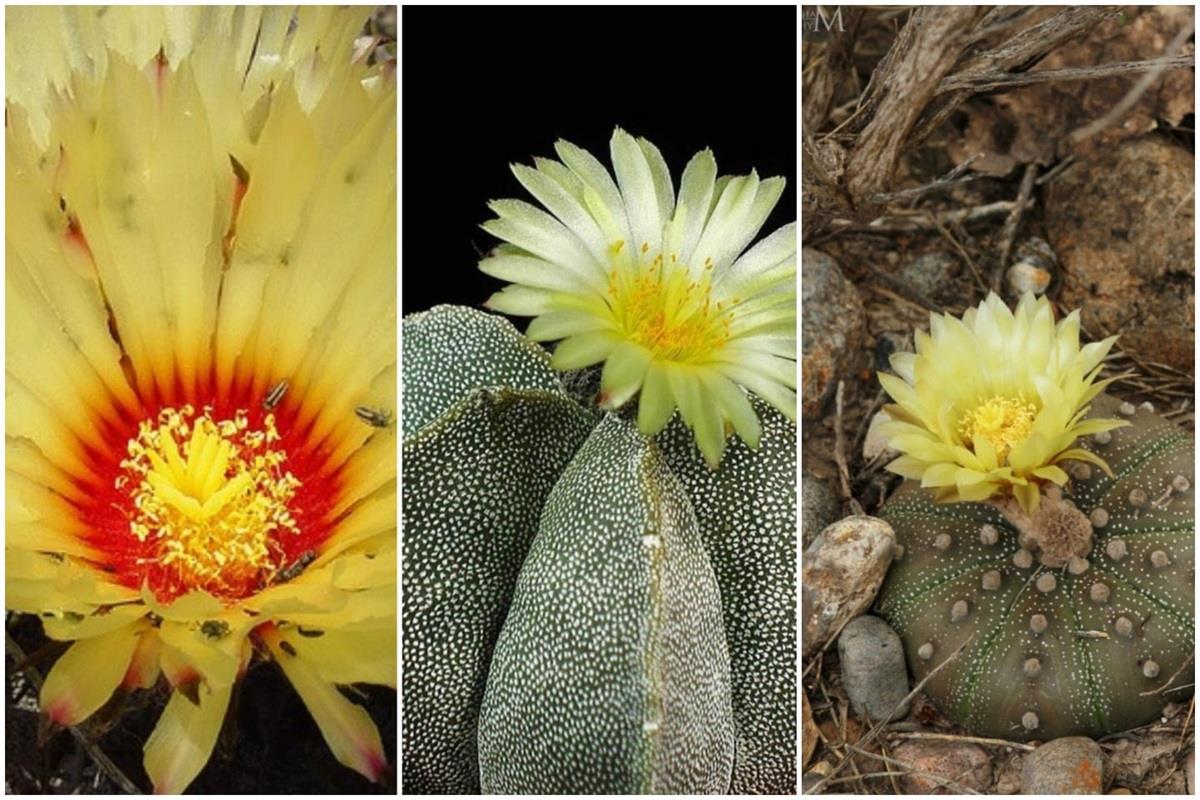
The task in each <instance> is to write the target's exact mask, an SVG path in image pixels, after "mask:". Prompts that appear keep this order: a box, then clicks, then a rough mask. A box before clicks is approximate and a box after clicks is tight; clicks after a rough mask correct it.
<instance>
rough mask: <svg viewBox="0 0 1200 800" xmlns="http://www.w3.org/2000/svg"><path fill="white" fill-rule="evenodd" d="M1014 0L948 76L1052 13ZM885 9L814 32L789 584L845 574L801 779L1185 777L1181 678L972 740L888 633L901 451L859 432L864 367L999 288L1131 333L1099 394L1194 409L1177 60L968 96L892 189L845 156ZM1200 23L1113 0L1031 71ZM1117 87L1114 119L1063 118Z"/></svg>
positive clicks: (909, 155) (888, 56)
mask: <svg viewBox="0 0 1200 800" xmlns="http://www.w3.org/2000/svg"><path fill="white" fill-rule="evenodd" d="M1014 13H1016V14H1017V16H1016V17H1014V18H1011V19H1000V20H997V21H995V24H994V25H991V26H987V25H985V26H984V28H985V30H984V32H983V33H982V34H980V35H981V36H983V37H984V38H985V40H986V41H987V44H988V45H991V46H993V47H994V49H993V50H987V49H986V47H984V48H983V54H982V55H979V50H970V49H968V50H966V51H964V53H963V54H961V55H959V56H957V59H958V60H957V61H954V60H950V61H948V62H947V66H946V67H945V68H944V71H945V72H946V73H947V74H948V76H949V77H941V78H940V79H939V80H941V81H953V80H960V84H956V85H961V82H962V81H965V79H960V78H959V77H958V75H957V73H958V72H959V71H961V72H962V73H963V74H967V75H969V74H971V70H970V69H963V64H967V65H968V66H970V65H972V64H974V65H976V67H978V69H980V70H982V69H984V67H979V66H978V65H979V64H984V66H985V67H986V66H989V65H991V66H994V65H995V64H996V63H997V62H998V61H999V57H998V56H997V57H995V58H992V60H991V61H989V54H990V53H993V52H1000V51H1002V50H1003V47H1001V46H1000V45H1001V44H1003V43H1004V41H1005V40H1006V37H1011V38H1010V39H1009V41H1013V40H1015V41H1018V42H1020V41H1023V40H1022V39H1021V35H1022V32H1023V31H1024V32H1028V31H1029V30H1030V29H1031V28H1032V27H1033V26H1035V25H1036V24H1038V23H1046V22H1047V20H1048V19H1049V18H1050V17H1051V16H1052V15H1054V14H1056V13H1058V12H1056V11H1054V10H1051V9H1043V10H1040V11H1034V12H1030V11H1029V10H1028V9H1026V10H1024V11H1022V10H1021V9H1016V11H1015V12H1014ZM1081 13H1082V12H1081ZM1188 13H1189V14H1190V12H1188ZM898 15H899V12H894V13H893V12H889V11H872V10H868V11H865V12H862V15H861V16H855V17H854V18H852V19H849V20H847V26H848V27H849V28H850V30H851V31H852V32H853V34H854V35H853V36H852V37H850V38H849V39H848V40H847V39H843V40H840V41H839V40H837V39H836V38H830V39H824V40H820V41H808V40H806V41H805V44H804V58H805V62H806V66H804V73H803V76H804V86H805V92H806V96H805V101H804V116H805V144H804V149H805V176H804V182H805V194H804V203H805V206H804V216H805V223H804V252H803V258H802V308H803V320H802V339H803V343H802V350H803V354H802V385H801V395H802V397H801V400H802V414H803V419H804V424H803V428H802V431H803V470H802V508H803V519H802V537H803V542H804V545H805V547H806V548H810V549H809V550H808V551H807V552H806V554H805V572H806V576H805V582H806V585H805V586H804V587H802V588H803V591H804V592H807V593H810V594H813V595H816V594H820V593H821V592H829V591H833V590H836V591H837V592H839V593H840V596H839V603H840V611H839V613H838V614H837V615H831V616H830V617H828V618H823V619H819V620H809V619H806V620H805V630H804V643H805V653H804V660H803V680H802V684H803V691H804V700H805V714H804V736H803V737H802V739H803V750H804V752H803V756H804V765H805V766H804V779H803V790H804V791H805V792H813V791H815V792H818V793H824V792H830V793H846V792H852V793H860V794H883V793H990V794H1013V793H1017V792H1027V793H1057V792H1062V791H1068V790H1069V791H1082V792H1086V793H1113V794H1128V793H1134V794H1171V793H1184V792H1185V791H1186V792H1192V791H1194V781H1193V780H1192V771H1193V769H1194V724H1193V720H1194V700H1193V699H1191V698H1189V697H1183V698H1180V697H1179V696H1176V701H1177V702H1175V703H1172V704H1169V705H1168V706H1167V707H1166V708H1165V709H1164V711H1163V715H1162V717H1161V719H1159V720H1158V721H1156V722H1153V723H1151V724H1148V725H1145V726H1143V727H1141V728H1138V729H1136V730H1133V731H1127V732H1124V733H1120V734H1116V735H1112V736H1108V737H1105V738H1103V739H1101V740H1099V741H1095V742H1094V741H1092V740H1089V739H1083V738H1072V739H1063V740H1056V741H1055V742H1054V743H1053V745H1052V746H1051V745H1048V744H1040V743H1036V742H1035V743H1032V744H1021V743H1016V742H1008V741H1003V740H995V739H987V738H980V737H973V736H970V735H968V734H967V733H966V732H965V731H963V730H962V729H961V728H957V727H955V726H954V725H952V724H950V723H949V722H948V721H947V720H946V719H945V718H943V717H942V716H941V715H940V714H939V713H938V711H937V710H936V709H935V708H934V707H933V705H932V704H931V703H930V702H929V701H928V700H927V699H926V698H925V697H924V695H923V694H922V693H921V692H920V690H919V687H916V691H914V686H913V685H912V684H911V682H910V680H909V677H908V674H907V671H906V669H905V664H904V659H903V656H902V650H901V648H900V644H899V641H898V639H897V638H896V636H895V633H893V632H892V631H891V630H890V629H889V628H888V627H887V626H886V625H885V624H883V623H882V621H880V620H877V619H876V618H875V617H873V616H871V615H870V612H871V605H872V602H873V599H874V595H875V592H876V590H877V589H878V586H879V583H880V581H882V578H883V576H884V574H885V573H886V570H887V567H888V564H889V563H890V559H891V554H890V551H889V550H888V547H887V546H886V544H885V543H884V539H885V538H886V532H885V531H882V530H880V529H879V526H880V525H881V524H882V523H877V522H875V521H873V519H872V518H871V515H873V514H875V513H876V512H877V511H878V510H879V508H880V507H881V506H882V505H883V503H884V501H885V500H886V499H887V498H888V497H889V496H890V495H891V494H892V493H893V492H894V491H895V490H896V488H897V486H898V483H899V478H897V477H896V476H894V475H891V473H888V472H886V471H885V470H884V469H883V467H884V466H885V464H886V463H887V462H888V461H889V460H890V458H891V457H894V455H895V454H894V453H892V452H891V451H889V450H888V449H887V447H886V444H885V443H884V442H883V441H882V440H881V439H880V438H879V437H878V435H877V434H876V433H875V431H873V430H872V424H871V423H872V420H873V419H875V418H876V416H877V414H878V412H879V411H880V409H881V407H882V406H883V405H884V404H885V403H886V402H888V401H887V399H886V397H885V395H884V393H883V391H882V389H881V388H880V386H879V383H878V381H877V380H876V379H875V372H876V371H877V370H884V369H887V368H888V356H889V355H890V354H891V353H893V352H896V351H898V350H911V349H912V331H913V330H914V329H917V328H924V329H926V330H927V329H928V324H929V314H930V313H931V312H937V313H940V312H951V313H954V314H961V313H962V312H963V311H964V310H965V309H966V308H968V307H970V306H973V305H976V304H978V303H979V302H980V301H981V300H982V299H983V298H984V297H985V296H986V294H987V292H988V291H991V290H996V291H998V292H999V293H1000V294H1001V295H1002V296H1004V297H1005V298H1006V299H1008V300H1009V301H1010V302H1011V301H1013V300H1014V299H1015V298H1016V297H1017V296H1019V295H1020V293H1021V292H1023V291H1026V290H1031V291H1035V292H1037V293H1039V294H1043V293H1044V294H1046V295H1047V296H1048V297H1050V298H1051V300H1052V302H1053V303H1054V304H1055V306H1056V309H1057V311H1058V312H1059V314H1060V315H1061V314H1063V313H1065V312H1067V311H1070V310H1071V309H1075V308H1081V309H1082V313H1083V317H1082V322H1083V328H1084V338H1085V339H1086V340H1097V339H1100V338H1104V337H1105V336H1108V335H1111V334H1113V333H1118V334H1120V336H1121V338H1120V340H1119V341H1118V344H1117V346H1116V347H1115V348H1114V350H1113V353H1112V355H1111V356H1110V358H1109V360H1108V362H1107V364H1106V367H1105V376H1106V377H1107V376H1111V375H1122V376H1123V377H1121V378H1120V379H1119V380H1118V381H1117V382H1116V383H1115V384H1114V386H1113V387H1112V389H1111V392H1112V393H1113V394H1117V395H1119V396H1120V397H1122V398H1123V399H1127V400H1130V401H1131V402H1134V403H1143V402H1150V403H1151V404H1153V406H1154V407H1155V409H1156V411H1157V413H1159V414H1160V415H1163V416H1166V417H1168V418H1170V419H1172V420H1174V421H1176V422H1177V423H1178V424H1180V425H1181V426H1183V427H1185V428H1187V429H1189V430H1193V429H1194V408H1195V406H1194V375H1193V374H1192V373H1193V358H1194V356H1193V353H1194V330H1195V298H1194V290H1193V286H1194V266H1193V258H1192V254H1193V247H1194V244H1193V243H1194V233H1193V232H1194V226H1195V219H1194V212H1193V209H1194V197H1193V185H1194V132H1193V125H1194V114H1193V108H1192V100H1191V98H1192V84H1191V73H1190V71H1187V70H1184V71H1167V72H1163V73H1160V74H1158V75H1156V76H1152V77H1153V79H1152V80H1149V81H1146V82H1145V83H1146V86H1145V87H1142V88H1141V90H1140V93H1138V94H1137V96H1136V97H1133V99H1132V101H1128V98H1129V97H1130V96H1131V95H1132V94H1133V92H1134V90H1136V89H1137V88H1138V86H1137V84H1138V76H1137V75H1134V76H1132V77H1121V78H1100V79H1096V80H1077V81H1069V82H1063V83H1059V82H1057V81H1053V80H1047V81H1042V82H1036V83H1030V84H1026V85H1025V86H1024V88H1010V87H1009V86H1007V85H1005V86H1002V88H1000V89H999V90H998V91H997V90H996V87H995V86H993V87H992V89H991V90H990V91H988V92H984V93H977V94H971V93H970V92H966V94H965V95H964V96H962V97H960V98H958V105H957V106H956V107H955V108H954V109H953V111H952V113H947V114H946V115H945V116H944V117H943V119H944V120H945V121H944V122H943V123H942V124H941V125H940V126H937V127H934V128H932V130H931V132H930V133H929V134H928V136H926V137H924V138H921V139H920V140H919V141H918V140H917V139H916V137H915V133H914V134H912V136H913V141H911V142H910V143H909V144H907V145H904V146H903V147H899V148H898V149H897V152H895V153H893V155H895V156H896V162H895V168H894V173H893V174H892V176H891V178H890V182H889V183H888V184H887V185H886V186H884V187H882V188H885V189H886V193H885V194H883V195H881V194H880V193H879V191H878V189H879V188H881V187H875V193H874V194H866V193H865V190H864V189H863V188H862V187H863V186H864V185H867V184H869V180H867V178H864V177H863V176H864V175H866V176H868V177H869V176H870V175H871V174H872V173H871V169H870V166H868V167H863V166H862V165H861V163H860V164H857V165H856V164H855V160H856V159H858V158H861V157H863V156H864V154H865V155H870V154H871V152H872V151H871V147H870V141H869V140H870V138H871V136H872V132H873V126H872V122H871V121H870V120H869V118H868V119H863V116H864V115H869V114H871V113H875V114H876V115H881V114H884V113H890V112H889V110H888V105H887V104H888V100H887V98H886V97H885V98H884V99H883V100H878V99H872V86H875V85H880V84H882V85H885V86H891V88H892V92H893V94H895V93H897V92H899V93H900V94H903V90H904V87H903V86H902V85H900V86H898V85H897V84H896V83H895V80H893V79H891V78H889V79H887V80H885V79H884V77H882V76H885V75H887V74H888V71H887V66H888V64H889V63H890V64H891V66H892V67H893V68H895V67H896V64H897V63H899V62H902V61H903V60H904V57H905V55H904V51H903V48H902V47H901V46H900V45H897V42H898V41H901V42H902V40H903V39H904V34H903V33H899V34H898V31H902V27H903V25H904V23H905V19H904V18H903V17H902V16H899V18H897V17H898ZM1022 15H1024V16H1022ZM988 20H991V17H989V18H988ZM1055 21H1059V20H1058V18H1057V17H1056V18H1054V19H1053V20H1050V22H1051V23H1053V22H1055ZM936 22H937V21H936V20H934V21H933V22H929V21H928V20H927V24H936ZM960 22H961V21H960ZM968 22H969V23H970V24H971V25H977V24H978V23H979V20H977V19H976V20H968ZM1066 22H1071V20H1067V21H1066ZM962 24H967V23H962ZM1063 24H1066V23H1065V22H1064V23H1063ZM1190 24H1191V20H1190V16H1188V15H1187V14H1184V15H1183V16H1180V15H1177V14H1176V13H1175V12H1174V11H1171V10H1165V9H1151V8H1143V9H1110V10H1109V12H1108V15H1107V16H1105V15H1103V14H1101V15H1100V16H1098V17H1097V19H1095V20H1091V21H1088V24H1087V25H1086V26H1083V25H1082V23H1080V27H1079V28H1078V30H1077V31H1076V33H1074V34H1073V35H1072V36H1071V37H1070V38H1067V39H1066V40H1064V42H1065V43H1064V42H1059V43H1057V44H1055V45H1054V46H1053V47H1051V48H1050V51H1049V53H1048V54H1043V55H1042V56H1039V58H1038V59H1034V63H1037V66H1036V68H1035V69H1033V70H1031V72H1037V71H1040V70H1043V69H1064V68H1065V69H1069V68H1074V67H1080V66H1091V65H1103V64H1108V63H1110V62H1113V61H1136V60H1138V59H1143V58H1145V59H1149V58H1155V57H1161V56H1162V55H1163V54H1164V53H1165V52H1167V51H1170V52H1171V53H1172V54H1173V55H1176V56H1178V55H1180V54H1187V55H1190V53H1191V49H1190V48H1191V45H1190V44H1188V43H1184V44H1182V45H1179V44H1178V43H1179V42H1181V41H1185V40H1186V36H1182V37H1181V36H1180V32H1181V31H1184V32H1185V33H1186V32H1187V31H1189V30H1190V28H1189V27H1188V26H1190ZM1004 26H1008V27H1007V28H1005V27H1004ZM993 28H995V29H996V30H1000V33H999V34H996V35H993V37H992V38H991V39H987V36H988V35H990V32H991V31H992V29H993ZM1172 47H1174V49H1171V48H1172ZM926 49H929V48H926ZM1039 59H1040V63H1039ZM881 64H882V65H883V66H881ZM935 66H936V65H935ZM1002 66H1006V69H1008V70H1011V72H1012V73H1019V74H1025V70H1028V69H1029V67H1028V65H1025V66H1022V67H1020V68H1019V69H1018V68H1016V67H1013V66H1008V65H1002ZM877 68H879V70H880V74H877V75H875V76H874V77H872V75H873V73H874V72H875V71H876V69H877ZM927 68H930V69H932V68H934V67H928V65H927ZM896 73H899V74H903V70H900V69H893V73H892V75H893V78H894V75H895V74H896ZM997 80H999V79H997ZM889 81H891V82H890V83H889ZM994 82H995V81H994ZM918 94H919V93H918ZM813 97H815V98H816V100H810V98H813ZM914 97H917V95H914ZM936 97H938V98H944V97H945V95H944V94H941V95H936ZM864 98H865V99H864ZM913 102H918V103H919V102H928V103H929V106H928V108H927V109H926V112H925V114H924V115H919V114H913V115H911V117H912V119H921V120H924V119H926V118H928V116H929V115H930V114H931V113H933V112H934V111H937V110H938V106H937V100H933V101H930V100H928V99H927V98H926V99H924V100H922V99H920V98H919V97H918V98H917V99H914V100H913ZM1118 103H1123V104H1124V107H1125V108H1126V112H1125V116H1124V117H1122V118H1121V119H1120V120H1119V121H1118V122H1117V123H1115V124H1113V123H1112V121H1110V124H1109V125H1108V126H1106V127H1105V128H1104V129H1103V130H1101V131H1100V132H1099V133H1095V134H1088V135H1087V136H1077V135H1076V134H1077V132H1079V131H1080V130H1081V129H1084V128H1087V127H1088V125H1089V124H1090V123H1091V122H1092V121H1094V120H1096V119H1097V118H1099V117H1101V116H1102V115H1103V114H1104V109H1106V108H1112V107H1113V106H1115V105H1117V104H1118ZM818 105H819V107H814V106H818ZM931 109H932V111H931ZM918 110H919V109H918ZM856 117H857V118H856ZM898 119H901V122H900V123H897V124H900V125H903V124H905V123H904V120H903V115H900V117H898ZM907 124H908V125H909V126H910V128H911V129H912V130H913V131H915V130H917V129H919V128H920V125H919V124H914V123H913V122H912V120H909V121H908V122H907ZM901 138H902V137H901ZM888 146H890V145H888ZM814 176H815V177H814ZM864 181H865V183H864ZM846 517H852V518H851V519H848V520H844V518H846ZM838 520H844V521H842V522H841V523H839V525H838V526H835V527H833V528H828V526H830V525H832V524H833V523H835V522H837V521H838ZM884 527H886V526H884ZM823 531H824V534H823V535H822V537H821V541H820V542H818V543H817V544H816V545H815V546H813V545H812V543H813V540H814V539H815V538H816V537H817V536H818V535H819V534H822V532H823ZM839 543H840V544H839ZM810 623H811V624H810ZM847 665H849V668H847ZM897 704H900V710H899V712H898V713H895V714H892V715H891V718H890V719H889V720H888V721H886V722H881V721H879V720H880V718H885V717H887V716H888V714H889V713H890V711H889V712H883V713H880V712H879V709H881V708H888V709H896V707H897ZM1039 744H1040V746H1039Z"/></svg>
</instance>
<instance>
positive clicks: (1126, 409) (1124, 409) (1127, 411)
mask: <svg viewBox="0 0 1200 800" xmlns="http://www.w3.org/2000/svg"><path fill="white" fill-rule="evenodd" d="M1120 411H1121V413H1122V414H1124V415H1125V416H1127V417H1132V416H1133V415H1134V412H1136V411H1137V409H1136V408H1134V406H1133V403H1121V409H1120Z"/></svg>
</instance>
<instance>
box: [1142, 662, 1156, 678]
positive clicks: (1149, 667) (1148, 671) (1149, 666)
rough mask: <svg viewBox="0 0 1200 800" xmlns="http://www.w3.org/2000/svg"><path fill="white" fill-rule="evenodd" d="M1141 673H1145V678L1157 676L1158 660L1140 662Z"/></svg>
mask: <svg viewBox="0 0 1200 800" xmlns="http://www.w3.org/2000/svg"><path fill="white" fill-rule="evenodd" d="M1142 674H1143V675H1145V676H1146V677H1147V678H1157V677H1158V662H1157V661H1147V662H1146V663H1144V664H1142Z"/></svg>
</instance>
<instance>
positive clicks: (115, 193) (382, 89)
mask: <svg viewBox="0 0 1200 800" xmlns="http://www.w3.org/2000/svg"><path fill="white" fill-rule="evenodd" d="M366 13H367V9H365V8H358V9H353V8H351V9H340V10H339V9H334V8H321V7H306V8H303V9H300V10H299V11H298V12H296V11H295V10H294V9H292V8H290V7H271V8H255V7H239V8H217V7H204V8H200V7H146V6H142V7H127V8H126V7H113V8H107V9H104V8H89V7H70V8H59V7H50V6H41V7H27V8H21V9H13V12H12V13H11V14H10V15H9V17H8V28H7V34H6V36H7V40H6V41H7V57H8V65H9V69H8V81H9V84H8V87H7V94H8V106H7V112H8V113H7V119H6V144H7V151H6V158H7V180H6V197H7V212H6V222H7V225H6V243H7V258H6V284H7V301H6V312H7V313H6V317H7V319H6V323H7V336H8V340H7V341H8V347H7V361H6V368H7V373H8V374H7V378H8V383H7V428H6V452H7V465H6V467H7V469H6V471H7V501H8V502H7V512H6V528H7V535H6V539H5V551H6V561H7V580H6V586H5V590H6V607H7V608H8V609H10V610H15V611H21V612H27V613H33V614H37V615H39V616H40V617H41V618H42V621H43V625H44V628H45V631H46V634H47V635H48V636H49V637H51V638H52V639H58V640H64V641H70V642H72V644H71V646H70V648H69V649H68V650H67V651H66V652H65V654H64V655H63V656H62V657H61V658H60V659H59V660H58V661H57V662H56V663H55V665H54V666H53V668H52V669H51V670H50V672H49V674H48V675H47V677H46V680H45V683H44V686H43V689H42V692H41V698H40V699H41V707H42V711H43V713H44V714H45V715H46V716H47V717H48V718H49V719H50V720H51V721H52V722H53V723H55V724H58V725H63V726H67V725H75V724H77V723H79V722H81V721H83V720H85V719H86V718H88V717H89V716H90V715H91V714H93V713H94V712H95V711H97V710H98V709H99V708H101V706H103V705H104V704H105V703H106V702H107V701H108V700H109V698H110V697H111V696H112V695H113V694H114V693H115V692H118V691H132V690H135V689H148V688H151V687H153V686H155V685H156V684H157V683H158V681H159V679H160V676H161V677H163V678H165V681H166V682H167V683H168V684H169V685H170V686H171V687H172V689H173V691H172V694H171V699H170V701H169V702H168V703H167V706H166V709H165V711H164V712H163V714H162V717H161V718H160V720H159V722H158V726H157V727H156V729H155V731H154V733H153V734H152V735H151V736H150V738H149V740H148V741H147V742H146V745H145V761H144V763H145V768H146V772H147V774H148V775H149V777H150V780H151V782H152V783H153V788H154V789H155V791H157V792H167V793H177V792H180V791H182V790H183V789H185V788H186V787H187V786H188V784H189V783H190V782H191V781H192V780H193V779H194V778H195V777H196V775H197V774H198V773H199V772H200V770H201V768H202V767H203V766H204V764H205V763H206V762H207V760H208V758H209V755H210V754H211V752H212V749H213V745H214V743H215V740H216V737H217V734H218V732H219V731H220V729H221V725H222V722H223V720H224V718H225V715H226V712H227V709H228V706H229V702H230V697H231V693H232V690H233V687H234V684H235V682H236V681H237V680H238V679H239V677H240V676H241V675H242V674H243V673H244V671H245V670H246V669H247V667H248V665H249V664H250V662H251V660H252V659H254V658H255V657H256V656H257V657H259V658H266V659H273V660H274V661H277V662H278V663H279V665H280V667H281V668H282V670H283V672H284V674H285V675H286V676H287V678H288V680H289V681H290V682H291V683H292V685H293V686H294V687H295V689H296V691H297V692H298V693H299V694H300V697H301V698H302V699H303V701H304V703H305V705H306V706H307V708H308V709H309V711H310V712H311V713H312V715H313V718H314V719H315V721H316V723H317V725H318V727H319V728H320V730H321V733H322V735H323V736H324V738H325V740H326V742H327V743H328V744H329V746H330V748H331V750H332V751H333V753H334V755H335V756H336V757H337V759H338V760H339V761H341V762H342V763H343V764H345V765H347V766H349V767H351V768H353V769H355V770H357V771H358V772H360V773H362V774H363V775H365V776H366V777H367V778H369V779H371V780H375V781H378V780H380V779H381V778H382V777H383V774H384V772H385V771H386V769H387V759H386V756H385V753H384V748H383V746H382V743H381V741H380V736H379V732H378V730H377V729H376V727H375V724H374V723H373V722H372V720H371V719H370V717H369V716H368V715H367V713H366V711H365V710H364V709H363V708H361V707H360V706H358V705H356V704H355V703H353V702H351V701H350V700H349V699H347V697H345V696H344V695H343V694H342V693H341V692H340V691H339V689H338V688H337V687H338V685H344V684H352V683H358V682H366V683H376V684H385V685H390V686H395V682H396V681H395V657H396V654H395V636H396V632H395V626H396V597H395V585H396V543H395V540H396V532H395V526H396V510H395V478H396V474H395V470H396V463H395V448H396V444H395V432H394V430H393V427H392V426H391V425H390V424H384V425H381V426H375V425H374V424H365V423H364V421H363V418H364V417H367V418H369V419H376V418H378V419H381V420H385V422H386V415H384V414H383V413H382V412H379V411H372V413H371V415H366V414H364V413H363V412H362V411H361V409H364V408H366V409H369V410H373V409H390V408H392V407H394V400H395V381H396V348H395V315H396V309H395V291H394V288H395V240H394V236H395V202H396V201H395V164H394V154H395V135H396V127H395V126H396V113H395V85H394V81H393V80H392V77H391V70H390V67H389V66H388V65H386V64H378V65H373V66H371V65H368V64H367V63H366V60H365V54H364V53H363V52H362V51H361V50H355V47H354V37H355V36H356V34H357V32H358V31H359V30H361V28H362V25H363V22H364V19H365V17H366ZM294 15H295V16H294ZM131 32H132V34H133V35H132V36H131V35H130V34H131ZM350 354H352V355H350ZM356 410H358V411H359V413H357V414H356ZM279 733H280V734H281V735H282V733H283V732H282V731H281V732H279Z"/></svg>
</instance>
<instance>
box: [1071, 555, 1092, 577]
mask: <svg viewBox="0 0 1200 800" xmlns="http://www.w3.org/2000/svg"><path fill="white" fill-rule="evenodd" d="M1089 566H1090V564H1089V563H1088V560H1087V559H1086V558H1080V557H1079V556H1071V558H1070V559H1069V560H1068V561H1067V572H1069V573H1071V574H1072V575H1082V574H1083V573H1085V572H1087V571H1088V567H1089Z"/></svg>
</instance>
